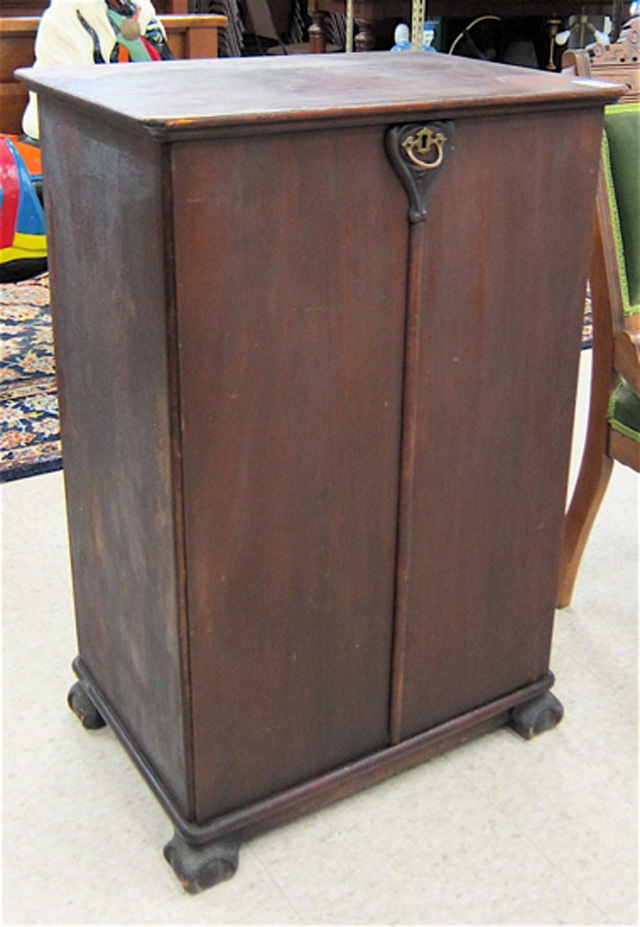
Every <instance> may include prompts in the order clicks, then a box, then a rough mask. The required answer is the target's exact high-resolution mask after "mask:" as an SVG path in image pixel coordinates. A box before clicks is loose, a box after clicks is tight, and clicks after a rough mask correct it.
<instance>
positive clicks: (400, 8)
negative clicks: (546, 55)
mask: <svg viewBox="0 0 640 927" xmlns="http://www.w3.org/2000/svg"><path fill="white" fill-rule="evenodd" d="M628 6H629V5H628V3H627V4H625V7H626V9H627V10H628ZM426 7H427V10H426V15H427V17H428V18H437V17H440V16H446V17H460V18H461V19H463V20H469V19H473V18H475V17H476V16H483V15H486V14H497V15H498V16H500V17H505V18H510V17H520V16H526V17H544V18H548V19H549V20H550V21H555V22H556V26H555V31H557V24H559V22H560V21H561V20H563V19H565V18H566V17H568V16H570V15H572V14H592V15H603V14H611V12H612V8H613V2H612V0H608V2H604V3H602V2H597V0H589V2H586V3H581V2H578V0H531V2H529V0H526V2H525V0H487V2H484V0H427V3H426ZM307 9H308V12H309V16H310V17H311V19H312V26H311V27H310V32H309V38H310V40H311V41H312V43H313V46H312V50H313V51H314V52H322V51H323V50H324V44H325V37H324V28H323V23H324V15H325V14H326V13H334V14H335V13H342V14H344V13H345V11H346V0H307ZM354 19H355V23H356V26H357V32H356V38H355V44H356V50H357V51H370V50H371V49H373V48H375V47H376V45H375V30H376V28H377V26H378V24H379V23H380V22H381V21H382V20H387V19H396V20H403V21H404V22H410V19H411V3H410V2H409V0H355V6H354ZM550 35H551V33H550ZM387 47H390V46H389V45H388V44H387ZM445 50H446V49H445Z"/></svg>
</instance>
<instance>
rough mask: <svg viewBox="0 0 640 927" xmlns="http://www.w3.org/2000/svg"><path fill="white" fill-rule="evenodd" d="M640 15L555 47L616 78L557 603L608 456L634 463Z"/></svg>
mask: <svg viewBox="0 0 640 927" xmlns="http://www.w3.org/2000/svg"><path fill="white" fill-rule="evenodd" d="M639 33H640V18H636V19H633V20H631V21H630V22H629V23H627V25H626V26H625V27H624V29H623V31H622V32H621V35H620V38H619V40H618V41H617V42H616V43H615V44H613V45H610V46H604V47H603V46H601V45H592V46H589V47H588V48H586V49H583V50H579V51H571V52H567V53H565V56H564V59H563V67H564V68H565V69H567V70H569V69H570V70H572V71H573V72H574V73H576V74H577V75H578V76H580V77H592V78H598V79H601V80H608V81H614V82H615V83H619V84H622V85H623V86H624V87H625V90H624V93H623V94H622V96H621V98H620V101H619V102H618V103H617V104H616V105H614V106H611V107H607V112H606V114H605V132H604V138H603V157H602V163H601V170H600V177H599V180H598V191H597V197H596V213H595V222H594V232H593V242H592V253H591V263H590V271H589V279H590V285H591V298H592V311H593V359H592V363H593V368H592V376H591V398H590V407H589V418H588V425H587V436H586V443H585V449H584V455H583V459H582V464H581V468H580V471H579V475H578V480H577V483H576V486H575V490H574V493H573V497H572V499H571V503H570V505H569V508H568V510H567V515H566V519H565V529H564V541H563V550H562V560H561V567H560V582H559V590H558V600H557V604H558V607H559V608H562V607H564V606H566V605H568V604H569V603H570V601H571V596H572V593H573V587H574V583H575V579H576V575H577V572H578V568H579V566H580V561H581V558H582V554H583V551H584V548H585V545H586V543H587V540H588V537H589V533H590V531H591V528H592V526H593V523H594V521H595V518H596V515H597V512H598V509H599V507H600V503H601V501H602V499H603V497H604V493H605V491H606V488H607V485H608V482H609V478H610V475H611V469H612V466H613V462H614V461H619V462H620V463H622V464H625V465H626V466H629V467H632V468H633V469H634V470H636V471H639V472H640V181H639V174H638V163H639V161H640V64H639V62H640V38H639Z"/></svg>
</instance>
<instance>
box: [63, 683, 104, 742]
mask: <svg viewBox="0 0 640 927" xmlns="http://www.w3.org/2000/svg"><path fill="white" fill-rule="evenodd" d="M67 702H68V704H69V708H70V709H71V711H72V712H73V713H74V715H75V716H76V717H77V718H78V719H79V720H80V722H81V724H82V726H83V727H86V728H87V729H88V730H90V731H94V730H98V728H101V727H104V726H105V724H106V722H105V720H104V718H103V717H102V715H101V714H100V712H99V711H98V709H97V708H96V706H95V705H94V704H93V702H92V701H91V699H90V698H89V695H88V693H87V690H86V689H85V687H84V686H83V685H82V683H81V682H75V683H74V684H73V685H72V686H71V688H70V689H69V694H68V696H67Z"/></svg>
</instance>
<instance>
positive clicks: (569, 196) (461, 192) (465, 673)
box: [394, 111, 600, 737]
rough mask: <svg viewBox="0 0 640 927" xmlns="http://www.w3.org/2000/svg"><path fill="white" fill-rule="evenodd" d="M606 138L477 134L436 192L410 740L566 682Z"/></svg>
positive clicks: (402, 720) (457, 146) (582, 120)
mask: <svg viewBox="0 0 640 927" xmlns="http://www.w3.org/2000/svg"><path fill="white" fill-rule="evenodd" d="M599 131H600V125H599V116H598V115H597V114H590V113H589V112H584V111H583V112H578V113H561V114H558V115H552V114H544V113H541V114H537V115H529V116H519V117H516V116H504V117H499V118H498V117H494V118H486V119H473V120H471V119H468V120H464V119H460V120H457V122H456V125H455V134H454V136H453V146H452V149H451V150H450V152H449V153H448V155H447V160H446V161H445V164H444V165H443V167H442V174H441V176H440V177H438V179H437V180H435V181H434V182H433V185H432V187H431V192H430V199H429V213H428V219H427V229H426V240H425V248H424V255H423V259H424V278H423V281H422V292H423V301H422V305H421V307H420V319H419V334H418V338H419V367H418V375H417V377H416V379H415V383H414V387H413V388H414V389H415V401H416V405H417V410H416V439H415V460H414V480H413V485H412V487H411V497H410V499H409V498H405V499H403V503H402V507H403V511H406V509H407V505H408V504H411V505H412V507H413V508H412V521H411V525H410V527H409V529H408V539H407V545H406V547H407V551H408V564H407V576H408V583H407V590H406V594H407V600H406V601H407V606H406V614H405V619H406V624H405V625H404V627H403V628H400V629H399V631H398V634H399V635H400V637H401V638H402V653H401V654H400V657H399V658H398V660H397V670H398V674H397V678H396V680H395V686H394V687H395V711H396V717H397V719H398V720H399V725H398V729H399V733H400V736H401V737H408V736H410V735H412V734H415V733H417V732H419V731H423V730H426V729H428V728H429V727H432V726H433V725H435V724H437V723H439V722H442V721H444V720H447V719H451V718H454V717H456V716H458V715H459V714H461V713H463V712H465V711H469V710H471V709H473V708H475V707H478V706H480V705H482V704H484V703H487V702H489V701H491V700H492V699H494V698H497V697H499V696H500V695H503V694H506V693H508V692H510V691H512V690H515V689H517V688H519V687H521V686H524V685H526V684H528V683H531V682H533V681H535V680H536V679H538V678H539V677H541V676H542V675H544V674H545V672H546V671H547V669H548V662H549V648H550V639H551V630H552V618H553V611H554V601H555V594H556V582H557V564H558V556H559V544H560V538H561V532H562V522H563V512H564V501H565V488H566V478H567V471H568V461H569V449H570V440H571V424H572V417H573V409H574V394H575V383H576V378H577V364H578V357H579V340H580V326H581V320H582V312H583V307H584V289H585V279H584V268H585V267H586V259H587V248H588V240H589V233H590V228H591V212H592V202H593V193H594V183H595V177H596V170H597V163H596V157H597V148H598V145H597V137H598V133H599ZM583 146H584V148H583ZM589 146H591V149H589ZM589 150H591V151H592V152H593V155H590V154H587V155H586V157H584V152H585V151H586V152H589ZM576 152H578V153H579V154H580V160H579V161H578V159H577V158H576Z"/></svg>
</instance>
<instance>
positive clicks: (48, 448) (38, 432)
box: [0, 274, 591, 483]
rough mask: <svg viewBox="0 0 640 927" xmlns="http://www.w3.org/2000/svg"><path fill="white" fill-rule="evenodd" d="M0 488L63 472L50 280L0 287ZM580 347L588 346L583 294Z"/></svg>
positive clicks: (588, 319)
mask: <svg viewBox="0 0 640 927" xmlns="http://www.w3.org/2000/svg"><path fill="white" fill-rule="evenodd" d="M0 334H1V338H2V368H1V369H0V397H1V399H2V402H1V404H0V422H1V423H2V434H1V437H0V483H6V482H9V481H10V480H15V479H20V478H21V477H25V476H33V475H34V474H36V473H46V472H47V471H49V470H59V469H60V468H61V467H62V452H61V449H60V427H59V422H58V400H57V396H56V381H55V365H54V359H53V333H52V328H51V311H50V309H49V278H48V276H47V274H43V275H42V276H40V277H37V278H35V279H33V280H24V281H23V282H22V283H13V284H2V285H0ZM582 343H583V347H590V345H591V304H590V297H589V295H588V294H587V302H586V306H585V322H584V328H583V336H582Z"/></svg>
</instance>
